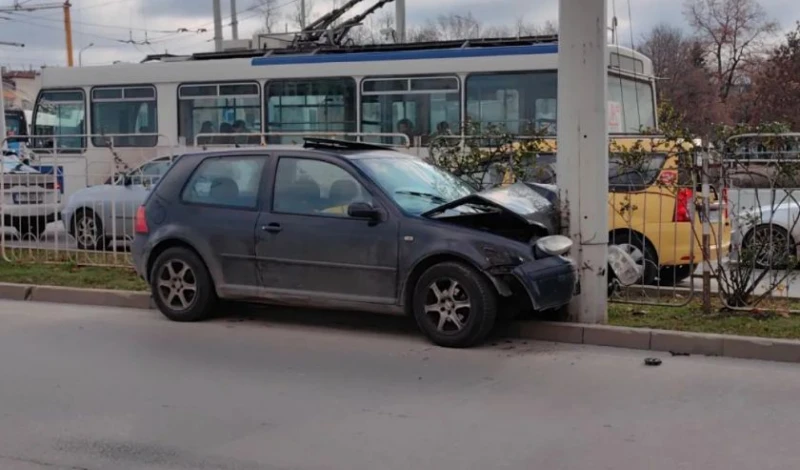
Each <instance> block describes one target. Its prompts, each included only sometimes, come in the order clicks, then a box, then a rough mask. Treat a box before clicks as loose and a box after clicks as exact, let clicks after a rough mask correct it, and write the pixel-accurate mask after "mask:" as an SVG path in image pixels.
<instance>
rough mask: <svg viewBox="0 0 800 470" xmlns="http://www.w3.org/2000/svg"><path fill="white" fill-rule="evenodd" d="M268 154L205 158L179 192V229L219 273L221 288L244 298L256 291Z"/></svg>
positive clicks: (218, 281) (219, 285) (177, 223)
mask: <svg viewBox="0 0 800 470" xmlns="http://www.w3.org/2000/svg"><path fill="white" fill-rule="evenodd" d="M268 161H269V157H268V156H267V154H256V155H253V154H245V155H230V154H225V155H216V156H209V157H207V158H205V159H203V161H202V162H200V164H199V165H198V166H197V168H196V169H195V170H194V172H193V173H192V176H191V177H190V178H189V180H188V181H187V183H186V185H185V186H184V188H183V190H182V191H181V202H182V204H183V206H184V207H182V208H181V211H180V213H179V214H178V215H177V217H178V219H179V220H177V221H176V225H178V226H184V227H192V228H193V230H192V231H193V233H191V234H189V235H188V236H189V237H191V238H192V240H193V243H196V244H197V245H198V246H199V248H198V250H199V251H201V252H202V253H206V254H208V255H209V256H213V257H214V258H215V260H214V265H216V266H219V267H220V268H221V273H220V274H221V278H217V279H215V281H217V283H218V285H217V287H218V288H220V289H222V290H227V291H228V292H236V293H238V294H240V295H249V294H252V293H253V292H254V290H255V289H257V288H258V283H257V282H256V256H255V244H254V243H253V232H254V231H255V227H256V222H257V221H258V218H259V211H260V206H261V199H260V187H261V184H262V181H263V179H264V172H265V170H266V169H267V162H268Z"/></svg>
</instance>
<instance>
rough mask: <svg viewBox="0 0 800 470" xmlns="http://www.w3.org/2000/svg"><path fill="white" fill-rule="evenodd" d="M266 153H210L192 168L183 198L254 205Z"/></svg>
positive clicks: (242, 205)
mask: <svg viewBox="0 0 800 470" xmlns="http://www.w3.org/2000/svg"><path fill="white" fill-rule="evenodd" d="M266 160H267V157H211V158H207V159H205V160H203V162H202V163H200V165H199V166H198V167H197V169H195V171H194V173H193V174H192V177H191V178H190V179H189V182H188V183H187V184H186V187H185V188H184V189H183V194H182V195H181V198H182V199H183V201H184V202H188V203H195V204H210V205H215V206H227V207H237V208H242V209H255V208H256V206H257V205H258V188H259V183H260V182H261V175H262V170H263V168H264V164H265V162H266Z"/></svg>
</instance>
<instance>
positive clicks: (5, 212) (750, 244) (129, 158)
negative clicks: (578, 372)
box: [0, 132, 800, 313]
mask: <svg viewBox="0 0 800 470" xmlns="http://www.w3.org/2000/svg"><path fill="white" fill-rule="evenodd" d="M220 136H224V135H223V134H209V135H205V134H203V135H198V136H197V137H196V138H195V143H196V144H197V147H198V150H201V149H203V148H206V149H213V148H219V147H231V146H237V145H238V146H253V145H267V146H269V145H272V143H271V142H274V141H275V139H278V140H279V141H280V142H281V143H284V142H285V141H286V140H287V139H288V140H289V143H296V142H294V140H295V139H300V138H301V137H323V138H348V139H353V140H358V141H365V142H367V141H372V142H376V143H382V142H381V139H384V140H385V139H391V140H392V142H400V143H399V144H395V146H396V147H398V148H401V149H403V148H405V149H408V148H409V147H410V145H411V144H412V142H411V141H410V140H409V138H408V137H407V136H406V135H404V134H394V133H389V134H370V133H335V132H334V133H330V132H325V133H316V134H305V133H281V132H276V133H264V134H247V135H237V137H239V138H242V137H244V138H248V139H250V140H248V141H247V143H245V144H241V143H239V142H233V143H221V142H216V143H213V142H212V141H211V140H213V139H215V138H217V137H220ZM128 137H129V136H128ZM152 137H153V138H155V139H157V140H158V143H159V144H163V145H158V146H155V147H150V148H125V147H118V146H117V145H115V140H116V139H117V136H109V135H88V134H87V135H75V136H36V137H35V138H36V139H47V138H50V139H52V141H53V146H52V148H48V149H36V151H35V153H33V154H30V153H28V152H26V151H25V149H24V147H23V149H22V152H21V153H22V154H23V155H21V156H20V157H15V156H6V157H4V158H3V160H2V162H0V175H2V178H0V195H2V198H0V213H1V214H2V218H1V219H2V220H0V233H2V235H3V237H2V240H0V251H1V252H2V257H3V259H4V260H6V261H15V262H20V261H26V260H32V261H39V262H72V263H76V264H80V265H95V266H119V267H129V266H130V262H131V259H130V254H129V252H128V248H129V244H130V241H131V240H132V239H133V236H134V230H133V225H134V217H135V214H136V210H137V208H138V207H139V205H140V204H141V202H142V201H143V200H144V199H145V197H146V196H147V194H148V191H149V189H150V188H151V187H152V185H153V184H154V183H155V182H156V181H158V179H159V177H160V175H161V174H163V171H165V170H166V168H167V167H168V165H169V163H170V161H171V158H173V157H174V156H176V155H179V154H180V153H182V152H184V151H185V150H186V148H184V147H180V146H178V145H174V144H173V143H171V142H170V140H169V138H167V137H166V136H163V135H155V134H153V135H152ZM226 137H230V135H226ZM761 137H763V136H761ZM784 137H786V136H784ZM204 138H207V139H210V140H209V143H207V144H204V143H203V139H204ZM256 138H257V142H256ZM748 138H752V136H748ZM63 139H73V140H74V139H83V142H89V141H90V140H92V139H95V140H96V139H103V142H105V144H106V145H105V146H104V147H102V148H97V147H95V148H92V152H84V153H82V152H75V153H72V152H70V149H63V148H61V147H60V146H59V145H58V142H59V141H61V140H63ZM270 139H273V140H270ZM469 139H483V140H486V138H485V136H475V137H471V136H440V137H437V138H434V139H432V140H431V142H430V146H429V148H428V149H427V150H426V154H427V156H428V157H429V158H431V160H437V159H439V160H440V161H439V162H438V164H440V165H442V166H446V167H448V168H449V169H452V170H454V171H457V172H461V176H462V177H467V178H468V179H471V180H472V182H473V183H476V184H477V185H479V186H482V187H486V186H491V185H496V184H507V183H509V182H513V181H517V180H519V179H523V180H525V181H531V182H541V183H550V184H556V183H557V178H556V175H555V151H554V148H553V146H552V145H551V143H547V142H544V143H543V141H542V139H541V138H540V137H536V136H531V137H529V138H526V137H516V138H515V141H514V142H508V141H502V142H501V141H498V142H494V144H496V149H495V151H494V153H492V152H493V151H492V150H491V148H490V147H491V145H489V146H486V145H483V144H481V145H473V146H472V147H474V148H480V149H482V150H481V152H483V153H482V157H481V158H484V160H485V157H486V155H490V156H491V155H493V156H494V157H492V158H490V159H489V160H490V161H489V162H488V164H480V165H478V164H476V163H475V162H474V161H473V162H471V163H470V164H471V165H472V166H471V167H469V168H472V170H471V171H473V173H469V172H467V171H466V168H467V167H464V168H458V167H457V166H458V164H459V162H464V161H469V159H470V158H471V156H470V152H472V151H474V150H471V149H470V147H471V146H470V145H468V144H467V142H468V141H469ZM525 142H528V143H530V146H528V147H526V145H528V144H525ZM520 143H522V144H521V145H520ZM781 145H783V144H781ZM762 147H763V146H762ZM762 147H758V146H756V147H755V148H749V147H748V150H747V151H732V150H731V149H717V151H715V152H711V151H699V152H698V151H696V150H693V151H691V152H689V151H683V150H679V149H677V148H676V147H672V148H664V146H663V145H662V146H660V147H659V146H658V145H648V146H644V147H641V148H639V149H638V150H633V151H630V150H624V149H621V148H612V150H611V152H610V155H611V160H610V163H609V168H610V172H609V175H605V176H601V175H598V177H608V178H609V194H608V211H609V212H608V219H609V228H608V229H609V243H610V244H614V245H617V246H619V247H621V248H622V249H623V251H624V252H625V253H626V254H627V255H628V256H630V257H631V258H632V259H633V260H634V261H635V262H636V263H637V265H638V266H639V268H640V271H641V276H640V278H639V279H638V280H637V281H636V282H634V283H629V284H626V285H622V284H621V283H620V282H619V281H616V283H617V285H616V287H617V289H615V290H614V292H613V293H612V294H611V295H612V298H611V300H612V301H614V302H620V303H629V304H646V305H662V306H681V305H687V304H689V303H691V302H698V301H701V300H702V301H704V302H705V303H706V304H710V303H713V304H714V308H724V309H728V310H734V311H735V310H752V309H753V308H754V306H756V307H755V308H764V309H770V310H775V309H778V310H780V311H785V312H788V313H793V312H795V311H798V312H800V284H797V283H795V280H796V274H795V269H796V268H797V267H798V242H800V181H796V180H800V156H798V154H799V153H800V152H798V150H797V148H796V147H792V146H791V145H789V146H787V145H783V146H782V147H780V146H779V147H780V149H779V150H775V149H772V148H762ZM487 148H489V150H488V154H487V153H486V152H487ZM412 152H413V150H412ZM441 152H455V153H453V155H457V156H458V158H453V159H452V160H451V161H449V162H448V161H445V162H444V163H443V162H442V161H441V156H442V153H441ZM28 157H30V161H28ZM465 159H466V160H465ZM484 163H486V162H484ZM454 165H455V167H454ZM794 297H798V299H797V300H795V299H794Z"/></svg>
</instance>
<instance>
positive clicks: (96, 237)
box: [72, 209, 105, 250]
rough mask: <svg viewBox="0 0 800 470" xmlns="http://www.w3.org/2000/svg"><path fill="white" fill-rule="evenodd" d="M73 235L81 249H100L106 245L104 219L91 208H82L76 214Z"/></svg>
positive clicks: (73, 222)
mask: <svg viewBox="0 0 800 470" xmlns="http://www.w3.org/2000/svg"><path fill="white" fill-rule="evenodd" d="M72 236H73V237H75V243H76V244H77V245H78V249H79V250H99V249H102V248H104V246H105V234H104V233H103V221H102V220H100V217H98V215H97V214H95V213H94V212H93V211H91V210H89V209H82V210H80V211H78V212H77V213H76V214H75V217H74V218H73V221H72Z"/></svg>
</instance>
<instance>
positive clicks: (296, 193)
mask: <svg viewBox="0 0 800 470" xmlns="http://www.w3.org/2000/svg"><path fill="white" fill-rule="evenodd" d="M354 202H367V203H370V204H371V203H372V197H371V196H370V194H369V193H368V192H367V190H366V189H365V188H364V187H363V186H362V185H361V184H360V183H359V182H358V181H357V180H356V179H355V178H353V176H352V175H350V173H348V172H346V171H344V170H343V169H342V168H340V167H338V166H336V165H334V164H332V163H328V162H323V161H320V160H308V159H299V158H286V157H284V158H281V159H280V161H279V162H278V172H277V174H276V175H275V187H274V194H273V201H272V210H273V211H274V212H282V213H288V214H304V215H328V216H338V217H347V207H348V206H349V205H350V204H352V203H354Z"/></svg>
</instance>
